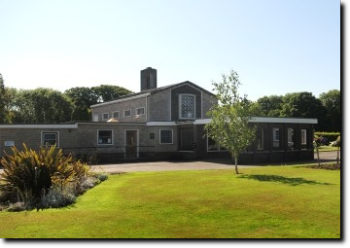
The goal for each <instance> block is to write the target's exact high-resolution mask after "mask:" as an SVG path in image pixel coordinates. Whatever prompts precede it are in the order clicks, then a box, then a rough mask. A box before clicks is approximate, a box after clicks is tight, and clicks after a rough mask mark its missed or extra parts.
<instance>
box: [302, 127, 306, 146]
mask: <svg viewBox="0 0 350 248" xmlns="http://www.w3.org/2000/svg"><path fill="white" fill-rule="evenodd" d="M300 136H301V137H300V142H301V145H302V146H306V145H307V129H306V128H303V129H301V130H300Z"/></svg>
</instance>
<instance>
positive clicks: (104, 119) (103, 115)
mask: <svg viewBox="0 0 350 248" xmlns="http://www.w3.org/2000/svg"><path fill="white" fill-rule="evenodd" d="M105 115H107V118H105ZM102 120H103V121H107V120H109V113H102Z"/></svg>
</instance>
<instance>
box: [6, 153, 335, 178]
mask: <svg viewBox="0 0 350 248" xmlns="http://www.w3.org/2000/svg"><path fill="white" fill-rule="evenodd" d="M336 156H337V152H320V160H321V162H332V161H335V160H336ZM315 159H317V156H316V155H315ZM314 162H316V160H315V161H314ZM252 166H258V165H239V166H238V168H247V167H252ZM234 168H235V166H234V165H233V164H231V163H230V160H228V159H225V160H215V161H191V162H183V161H158V162H138V163H121V164H105V165H92V166H91V169H92V170H93V171H96V172H98V171H102V172H108V173H112V174H113V173H123V172H132V171H180V170H214V169H215V170H216V169H224V170H234ZM1 172H2V169H0V173H1Z"/></svg>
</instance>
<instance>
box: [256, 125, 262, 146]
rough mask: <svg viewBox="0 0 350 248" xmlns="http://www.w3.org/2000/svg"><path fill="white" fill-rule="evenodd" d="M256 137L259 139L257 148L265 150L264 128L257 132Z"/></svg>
mask: <svg viewBox="0 0 350 248" xmlns="http://www.w3.org/2000/svg"><path fill="white" fill-rule="evenodd" d="M256 139H257V147H256V149H257V150H258V151H262V150H264V128H260V129H258V131H257V134H256Z"/></svg>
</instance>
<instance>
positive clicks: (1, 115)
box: [0, 74, 6, 123]
mask: <svg viewBox="0 0 350 248" xmlns="http://www.w3.org/2000/svg"><path fill="white" fill-rule="evenodd" d="M5 119H6V109H5V84H4V79H3V78H2V75H1V74H0V123H5Z"/></svg>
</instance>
